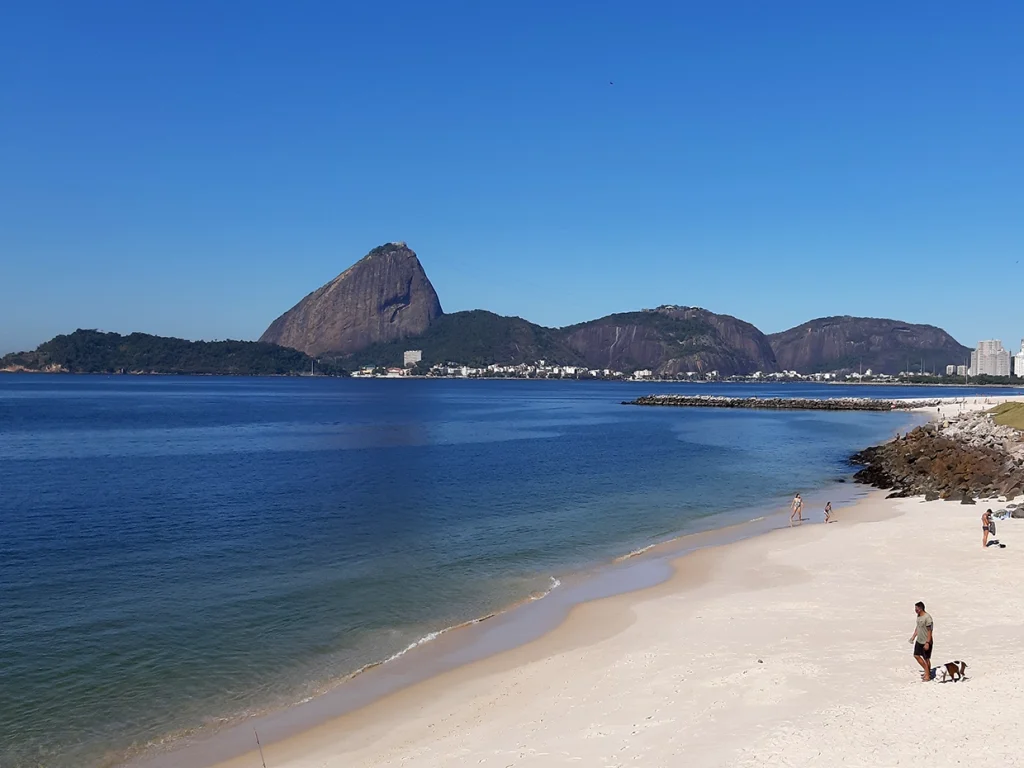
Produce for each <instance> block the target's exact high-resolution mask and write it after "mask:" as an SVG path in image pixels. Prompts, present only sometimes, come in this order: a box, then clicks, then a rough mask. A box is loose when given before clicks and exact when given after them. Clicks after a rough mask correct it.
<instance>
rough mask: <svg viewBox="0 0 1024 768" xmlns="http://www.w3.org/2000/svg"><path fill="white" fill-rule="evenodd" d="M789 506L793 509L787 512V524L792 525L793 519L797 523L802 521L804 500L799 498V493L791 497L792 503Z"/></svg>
mask: <svg viewBox="0 0 1024 768" xmlns="http://www.w3.org/2000/svg"><path fill="white" fill-rule="evenodd" d="M790 506H791V507H792V509H793V511H792V512H790V514H789V524H790V525H792V524H793V520H794V519H795V520H796V521H797V522H798V523H802V522H803V521H804V500H803V499H801V498H800V494H799V493H798V494H797V495H796V496H794V497H793V503H792V504H791V505H790Z"/></svg>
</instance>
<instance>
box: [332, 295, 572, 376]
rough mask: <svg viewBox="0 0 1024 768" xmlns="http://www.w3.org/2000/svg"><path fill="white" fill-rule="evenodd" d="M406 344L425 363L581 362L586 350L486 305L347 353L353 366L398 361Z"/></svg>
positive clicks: (394, 364) (444, 316) (472, 364)
mask: <svg viewBox="0 0 1024 768" xmlns="http://www.w3.org/2000/svg"><path fill="white" fill-rule="evenodd" d="M407 349H419V350H422V352H423V362H424V363H425V364H426V365H434V364H436V363H448V362H451V363H459V364H461V365H471V366H484V365H491V364H492V363H501V364H505V365H518V364H519V363H534V362H536V361H538V360H546V361H547V362H549V363H554V364H557V365H582V364H583V360H582V356H581V355H580V354H579V353H578V352H575V351H574V350H572V349H571V348H570V347H569V346H568V345H566V344H565V342H564V341H563V340H562V338H561V333H560V332H559V331H557V330H555V329H552V328H544V327H543V326H540V325H534V324H533V323H531V322H528V321H526V320H523V319H522V318H520V317H503V316H502V315H496V314H494V313H493V312H487V311H485V310H482V309H475V310H471V311H468V312H453V313H451V314H446V315H441V316H440V317H439V318H437V319H436V320H435V321H434V322H433V323H431V325H430V327H429V328H428V329H427V330H426V332H425V333H422V334H420V335H418V336H413V337H410V338H407V339H400V340H398V341H391V342H387V343H385V344H374V345H372V346H370V347H367V348H366V349H363V350H361V351H359V352H356V353H355V354H352V355H349V356H348V357H346V358H345V364H346V366H347V367H349V368H353V367H354V368H358V367H360V366H364V365H373V366H400V365H402V353H403V352H405V350H407Z"/></svg>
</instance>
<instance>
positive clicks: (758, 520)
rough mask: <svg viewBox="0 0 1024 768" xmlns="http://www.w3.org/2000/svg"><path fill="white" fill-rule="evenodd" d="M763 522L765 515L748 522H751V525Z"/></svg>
mask: <svg viewBox="0 0 1024 768" xmlns="http://www.w3.org/2000/svg"><path fill="white" fill-rule="evenodd" d="M762 520H764V515H761V516H760V517H752V518H751V519H750V520H748V521H747V522H749V523H760V522H761V521H762Z"/></svg>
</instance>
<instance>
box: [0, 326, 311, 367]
mask: <svg viewBox="0 0 1024 768" xmlns="http://www.w3.org/2000/svg"><path fill="white" fill-rule="evenodd" d="M311 362H312V361H311V359H310V358H309V357H308V356H307V355H305V354H303V353H302V352H299V351H297V350H294V349H289V348H288V347H281V346H278V345H277V344H267V343H265V342H259V341H188V340H186V339H174V338H168V337H164V336H152V335H150V334H148V333H132V334H129V335H128V336H122V335H121V334H119V333H103V332H101V331H92V330H81V329H79V330H77V331H75V332H74V333H70V334H66V335H61V336H55V337H54V338H52V339H51V340H50V341H47V342H44V343H43V344H40V345H39V346H38V347H37V348H36V349H35V350H34V351H32V352H14V353H12V354H9V355H6V356H5V357H3V358H0V370H5V371H18V370H27V371H67V372H68V373H122V372H123V373H182V374H188V373H191V374H226V375H241V376H269V375H283V374H294V373H302V372H304V371H308V370H309V369H310V363H311Z"/></svg>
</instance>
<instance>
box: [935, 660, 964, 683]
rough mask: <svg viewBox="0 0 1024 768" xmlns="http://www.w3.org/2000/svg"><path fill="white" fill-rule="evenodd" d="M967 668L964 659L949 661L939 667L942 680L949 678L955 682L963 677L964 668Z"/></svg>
mask: <svg viewBox="0 0 1024 768" xmlns="http://www.w3.org/2000/svg"><path fill="white" fill-rule="evenodd" d="M965 669H967V662H966V661H950V662H947V663H946V664H943V665H942V667H941V674H942V682H946V680H951V681H952V682H954V683H955V682H956V681H958V680H963V679H964V670H965Z"/></svg>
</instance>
